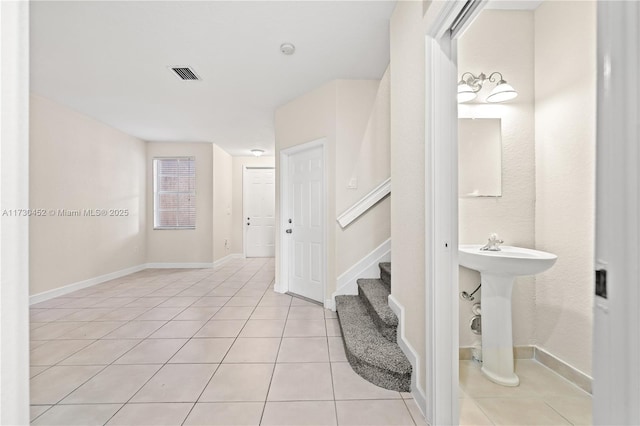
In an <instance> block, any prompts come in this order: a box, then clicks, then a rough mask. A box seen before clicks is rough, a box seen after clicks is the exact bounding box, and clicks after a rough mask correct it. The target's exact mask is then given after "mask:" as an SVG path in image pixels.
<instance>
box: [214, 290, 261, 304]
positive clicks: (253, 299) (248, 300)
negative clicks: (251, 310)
mask: <svg viewBox="0 0 640 426" xmlns="http://www.w3.org/2000/svg"><path fill="white" fill-rule="evenodd" d="M241 291H242V290H240V291H239V292H238V293H236V295H235V296H233V297H232V298H231V299H229V301H228V302H227V303H226V304H225V305H224V306H250V307H254V306H256V305H257V304H258V302H260V298H261V297H262V294H260V296H239V295H238V294H239V293H240V292H241ZM260 293H264V292H260Z"/></svg>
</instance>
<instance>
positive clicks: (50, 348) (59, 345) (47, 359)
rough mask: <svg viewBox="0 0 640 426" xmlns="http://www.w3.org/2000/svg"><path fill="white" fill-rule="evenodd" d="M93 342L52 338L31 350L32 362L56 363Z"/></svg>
mask: <svg viewBox="0 0 640 426" xmlns="http://www.w3.org/2000/svg"><path fill="white" fill-rule="evenodd" d="M91 343H93V340H52V341H50V342H47V343H45V344H44V345H40V346H38V347H37V348H35V349H32V350H31V354H30V363H31V365H55V364H57V363H59V362H60V361H62V360H63V359H65V358H67V357H68V356H70V355H73V354H74V353H76V352H78V351H79V350H80V349H82V348H84V347H87V346H89V345H90V344H91Z"/></svg>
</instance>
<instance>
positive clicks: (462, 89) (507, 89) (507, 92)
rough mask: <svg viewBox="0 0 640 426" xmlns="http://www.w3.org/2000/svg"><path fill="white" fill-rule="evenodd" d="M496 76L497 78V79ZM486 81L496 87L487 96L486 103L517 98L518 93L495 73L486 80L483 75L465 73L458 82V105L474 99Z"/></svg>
mask: <svg viewBox="0 0 640 426" xmlns="http://www.w3.org/2000/svg"><path fill="white" fill-rule="evenodd" d="M497 76H499V79H498V77H497ZM486 81H489V82H491V83H495V84H496V87H494V88H493V90H492V91H491V93H490V94H489V96H487V99H486V101H487V102H491V103H496V102H505V101H509V100H511V99H514V98H515V97H516V96H518V92H517V91H516V90H515V89H514V88H513V87H512V86H511V85H510V84H508V83H507V82H506V81H505V80H504V79H503V78H502V74H501V73H499V72H497V71H495V72H492V73H491V74H489V77H488V78H487V76H486V75H485V74H484V73H480V74H479V75H478V76H475V75H473V74H472V73H470V72H465V73H464V74H462V76H461V77H460V81H459V82H458V103H463V102H469V101H471V100H473V99H475V98H476V96H478V92H479V91H480V90H481V89H482V86H483V85H484V83H485V82H486Z"/></svg>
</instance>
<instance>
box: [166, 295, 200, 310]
mask: <svg viewBox="0 0 640 426" xmlns="http://www.w3.org/2000/svg"><path fill="white" fill-rule="evenodd" d="M198 299H200V297H197V296H174V297H170V298H169V299H167V300H165V301H164V302H162V303H161V304H160V305H158V306H159V307H161V308H186V307H187V306H191V305H192V304H194V303H195V302H196V301H197V300H198Z"/></svg>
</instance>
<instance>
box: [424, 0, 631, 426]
mask: <svg viewBox="0 0 640 426" xmlns="http://www.w3.org/2000/svg"><path fill="white" fill-rule="evenodd" d="M463 4H464V2H432V3H431V6H430V8H429V9H428V11H427V16H426V22H427V26H426V28H427V34H426V42H425V48H426V58H425V59H426V64H425V71H426V76H425V77H426V93H425V95H426V99H425V106H426V118H425V126H426V129H427V131H426V134H425V144H426V149H425V156H426V158H425V160H426V161H425V168H426V170H425V176H426V179H427V182H426V183H427V184H426V186H425V191H426V193H425V196H426V198H425V200H426V205H425V212H426V233H425V242H426V262H425V264H426V268H427V271H426V272H427V274H426V279H425V280H426V287H427V292H426V293H427V296H426V304H425V309H426V315H425V317H426V322H427V327H426V330H427V335H426V342H427V343H426V346H427V348H426V349H427V350H426V363H427V368H426V374H427V377H426V383H427V389H426V391H427V392H426V393H427V395H428V397H427V413H426V414H427V421H428V423H430V424H458V416H459V413H458V400H457V387H458V364H457V359H458V348H457V335H458V329H457V323H458V308H457V306H458V300H457V292H458V282H457V279H454V278H456V277H457V268H458V259H457V246H458V243H457V224H458V216H457V194H456V188H454V187H453V183H455V182H456V179H457V173H458V165H457V160H456V161H454V157H455V155H454V154H456V152H455V147H456V146H457V139H456V138H457V136H456V135H457V120H456V118H457V113H456V110H455V107H456V104H455V93H456V79H455V76H457V63H456V60H457V58H456V56H457V55H456V50H455V49H456V46H455V40H452V39H451V37H450V31H449V28H450V27H451V24H452V23H453V21H454V20H455V18H456V17H457V15H458V14H459V12H460V10H461V9H462V6H463ZM483 5H484V0H480V4H479V7H477V9H476V10H475V11H474V13H473V14H476V13H479V12H480V11H481V10H482V6H483ZM473 14H472V15H471V16H469V17H468V18H467V19H466V23H465V22H463V23H462V26H463V27H464V26H466V25H468V24H470V22H471V21H472V18H473ZM597 16H598V18H597V20H598V24H597V26H598V36H597V43H598V100H597V108H598V110H597V128H598V130H597V136H596V150H597V151H596V162H597V163H596V164H597V167H596V169H597V173H596V247H595V249H596V253H595V256H596V263H595V264H596V268H606V269H607V278H608V295H609V298H608V299H605V298H601V297H596V298H595V300H594V317H593V329H594V332H593V379H594V381H593V421H594V424H639V423H640V406H638V404H637V401H638V400H639V399H640V365H639V364H638V362H637V354H638V352H639V351H640V328H639V327H638V326H637V324H638V323H640V313H639V312H638V309H637V307H638V306H639V305H640V289H638V281H639V279H638V276H639V275H640V268H639V267H638V265H640V220H639V219H638V218H639V217H640V190H639V189H638V188H640V172H639V171H638V167H639V166H640V149H639V148H638V146H637V140H638V139H640V128H639V127H638V125H637V123H638V122H640V101H639V100H638V98H639V97H640V84H639V83H638V81H637V75H638V74H639V73H640V55H639V54H638V52H637V51H636V50H634V49H633V48H632V46H637V44H638V43H639V42H640V4H638V3H636V2H598V12H597ZM462 31H464V28H462V29H461V30H460V31H459V33H460V32H462ZM627 46H630V47H627ZM447 238H449V239H450V240H449V242H450V243H451V244H450V249H449V250H447V247H446V244H447ZM454 248H455V249H456V250H454ZM436 283H446V284H447V285H446V286H443V285H440V286H439V287H440V288H438V286H437V285H436ZM443 287H444V288H443Z"/></svg>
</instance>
